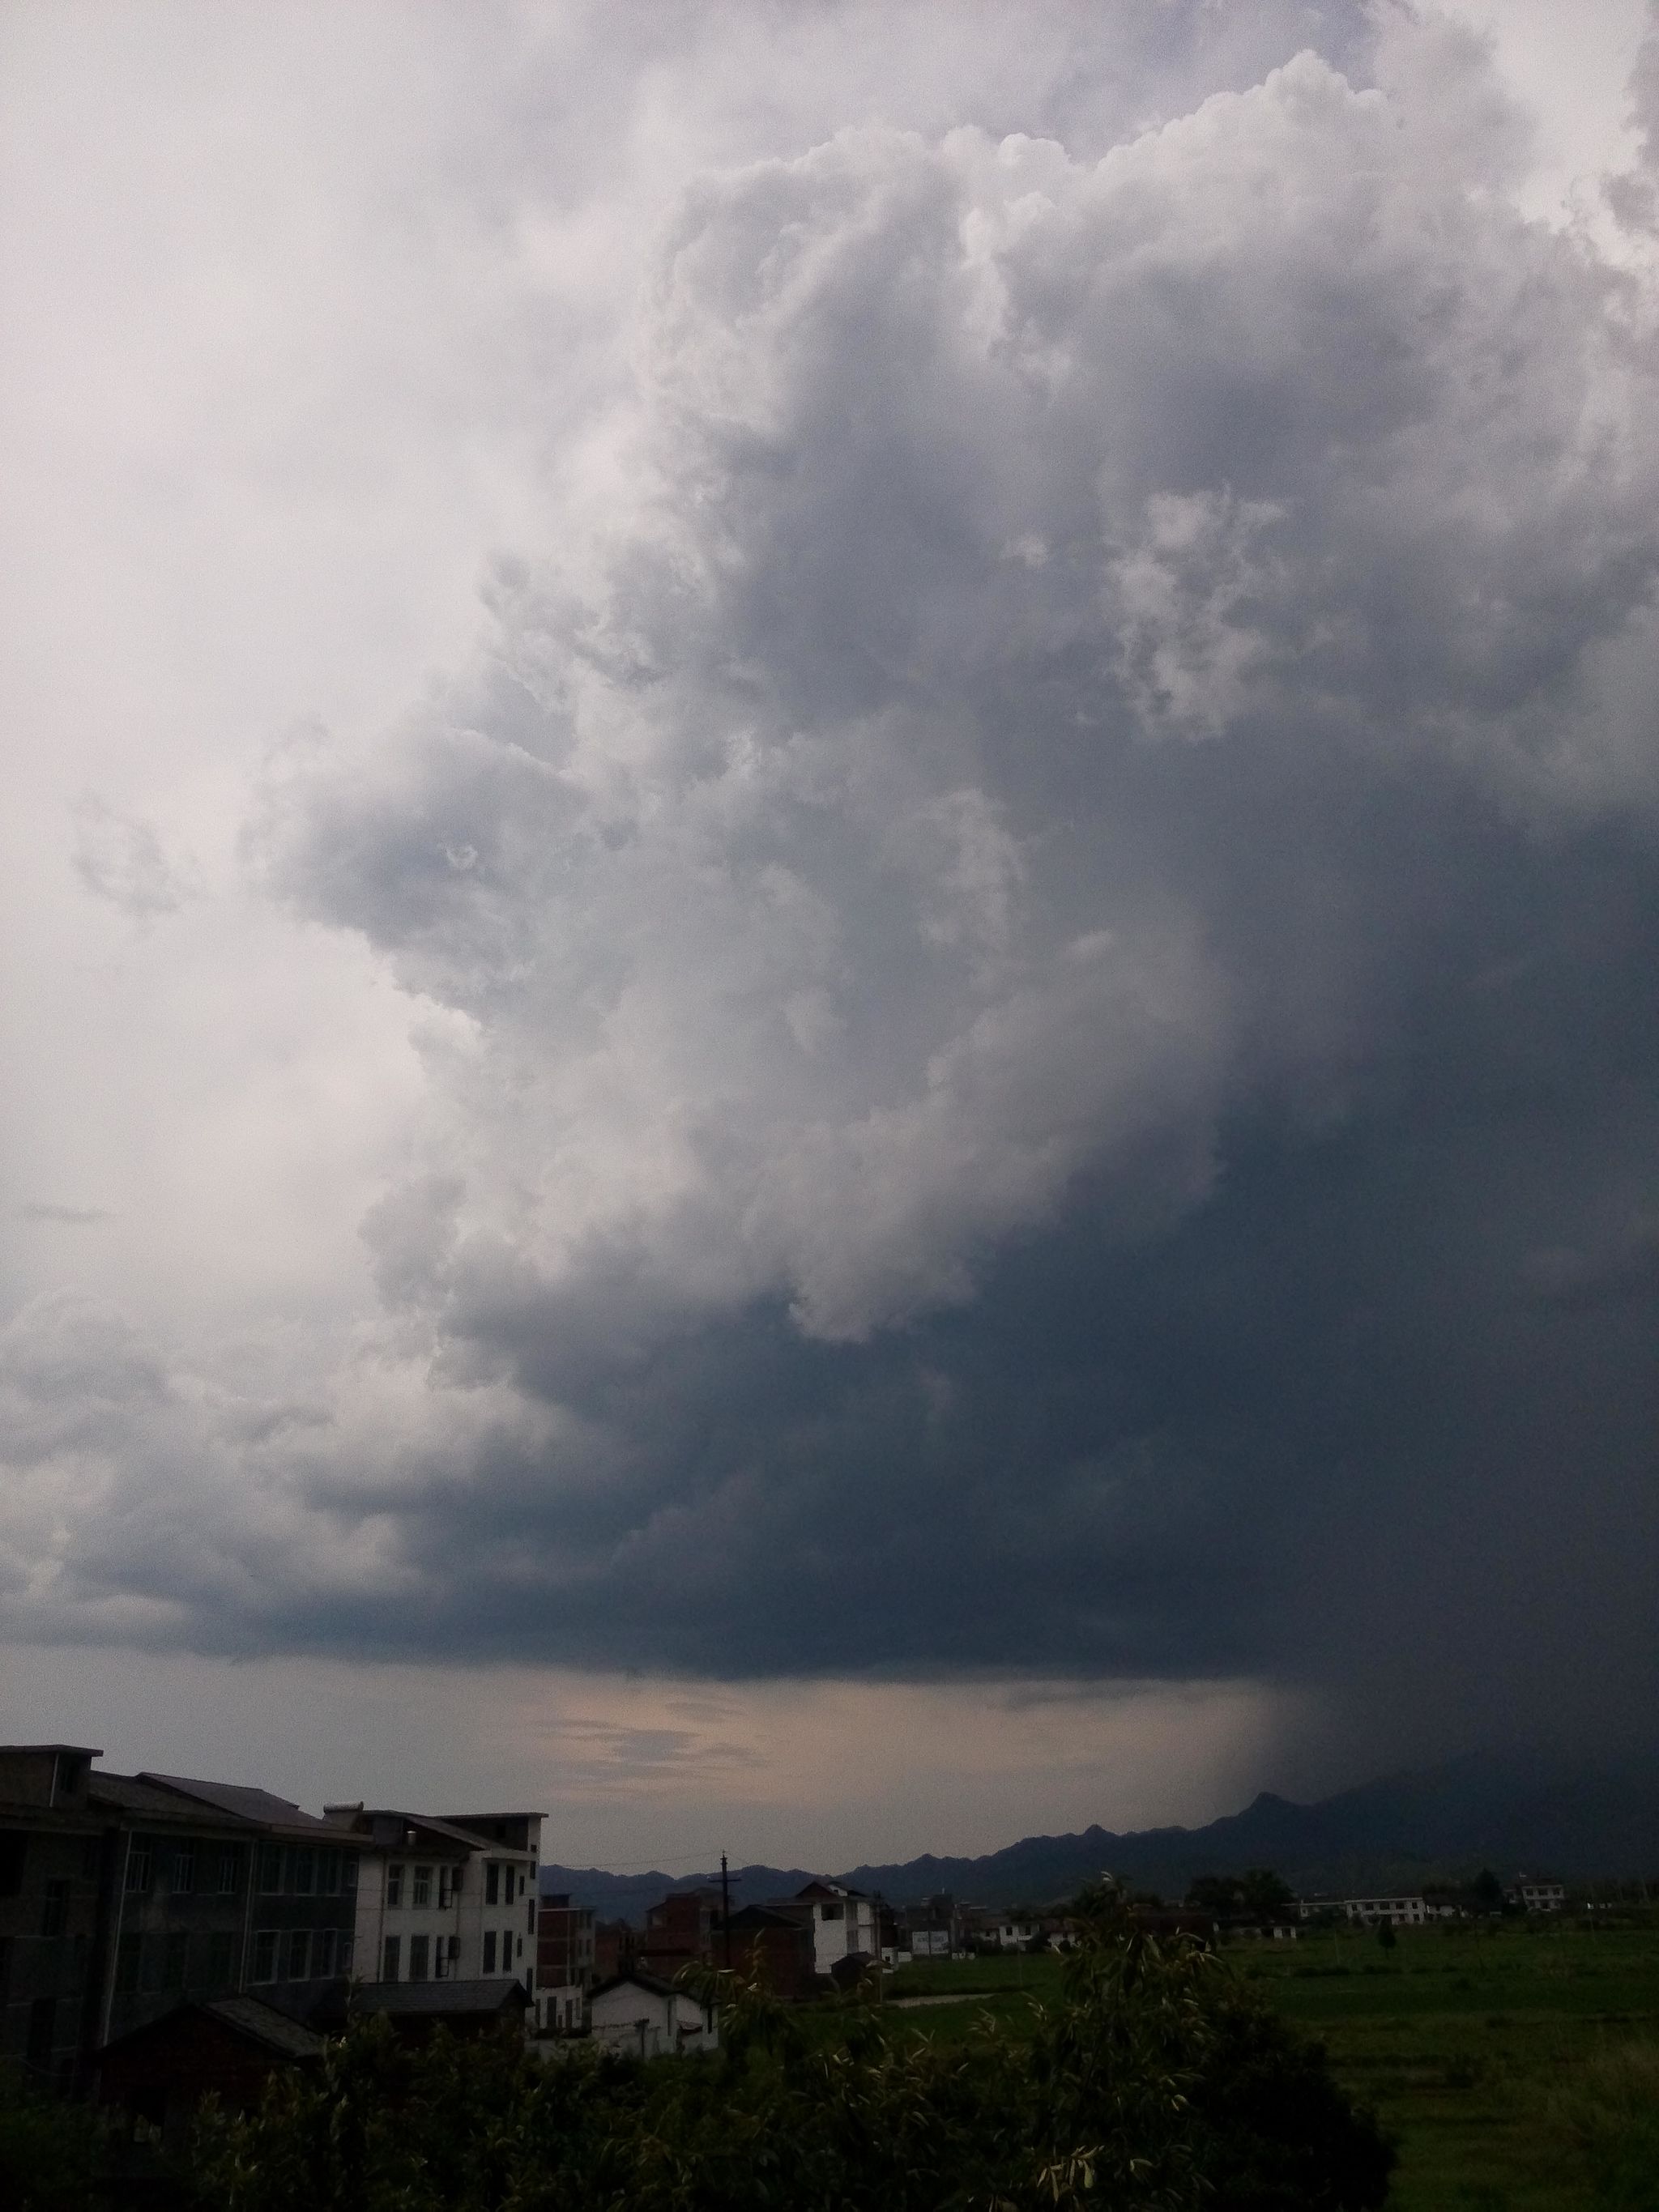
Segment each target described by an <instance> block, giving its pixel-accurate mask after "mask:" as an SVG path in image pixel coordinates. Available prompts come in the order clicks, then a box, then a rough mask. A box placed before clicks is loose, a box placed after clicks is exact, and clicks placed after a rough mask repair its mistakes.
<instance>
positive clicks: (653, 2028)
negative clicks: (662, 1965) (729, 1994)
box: [587, 1966, 720, 2058]
mask: <svg viewBox="0 0 1659 2212" xmlns="http://www.w3.org/2000/svg"><path fill="white" fill-rule="evenodd" d="M587 2009H588V2020H589V2024H590V2026H591V2027H592V2034H593V2039H594V2040H595V2042H597V2043H602V2044H605V2045H608V2046H609V2047H610V2048H611V2050H613V2051H623V2052H626V2053H628V2054H629V2056H630V2057H636V2058H671V2057H684V2055H685V2054H686V2053H687V2052H688V2051H712V2050H714V2047H715V2045H717V2044H718V2042H719V2040H720V2029H719V2024H718V2021H717V2020H716V2018H715V2014H714V2007H713V2005H712V2004H707V2003H704V2002H702V2000H701V1999H699V1998H696V1997H694V1996H691V1995H690V1993H689V1992H688V1991H686V1990H677V1989H676V1988H675V1987H674V1985H673V1984H672V1983H671V1982H665V1981H664V1980H663V1979H662V1978H661V1977H660V1976H659V1975H657V1974H653V1973H648V1972H646V1971H645V1970H644V1969H643V1968H641V1967H637V1966H636V1967H634V1968H633V1969H631V1970H630V1971H629V1972H628V1973H626V1974H620V1975H618V1976H617V1978H616V1980H615V1981H611V1982H601V1983H600V1984H599V1987H598V1988H597V1989H596V1990H594V1991H593V1992H592V1995H591V1996H589V1998H588V2001H587Z"/></svg>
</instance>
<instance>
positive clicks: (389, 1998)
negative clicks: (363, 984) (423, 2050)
mask: <svg viewBox="0 0 1659 2212" xmlns="http://www.w3.org/2000/svg"><path fill="white" fill-rule="evenodd" d="M351 2002H352V2005H353V2008H354V2009H355V2010H356V2011H358V2012H387V2013H435V2014H443V2013H490V2012H506V2011H507V2009H508V2008H510V2007H511V2006H512V2005H513V2004H514V2003H515V2002H517V2003H528V2002H529V2000H528V1998H527V1997H526V1995H525V1989H524V1984H523V1983H522V1982H516V1981H513V1982H507V1981H501V1980H500V1979H499V1978H498V1979H496V1980H495V1981H483V1982H369V1983H367V1984H364V1985H363V1986H362V1987H361V1988H359V1989H356V1990H353V1991H352V1993H351Z"/></svg>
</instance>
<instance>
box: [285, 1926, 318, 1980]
mask: <svg viewBox="0 0 1659 2212" xmlns="http://www.w3.org/2000/svg"><path fill="white" fill-rule="evenodd" d="M286 1949H287V1956H286V1958H285V1959H284V1960H283V1980H284V1981H287V1982H303V1981H305V1980H306V1979H307V1978H308V1977H309V1975H310V1972H311V1930H310V1929H309V1928H290V1929H289V1931H288V1943H287V1946H286Z"/></svg>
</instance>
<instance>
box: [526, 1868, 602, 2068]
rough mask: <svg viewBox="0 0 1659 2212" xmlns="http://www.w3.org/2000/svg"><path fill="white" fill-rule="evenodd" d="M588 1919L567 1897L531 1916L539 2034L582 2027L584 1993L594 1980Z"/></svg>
mask: <svg viewBox="0 0 1659 2212" xmlns="http://www.w3.org/2000/svg"><path fill="white" fill-rule="evenodd" d="M594 1951H595V1944H594V1930H593V1914H592V1910H591V1908H589V1907H588V1906H586V1905H573V1904H572V1903H571V1901H570V1897H569V1894H568V1892H556V1893H550V1895H548V1896H546V1897H544V1898H543V1899H541V1901H540V1903H539V1905H538V1908H537V1912H536V2016H537V2024H538V2027H540V2028H541V2029H542V2030H543V2032H544V2033H553V2034H557V2033H568V2031H569V2030H571V2029H573V2028H577V2027H580V2026H581V2025H582V2021H583V2017H584V2014H585V2011H586V1999H587V1992H588V1990H591V1989H592V1986H593V1984H594V1983H595V1982H597V1981H598V1980H599V1972H598V1968H597V1966H596V1964H595V1958H594Z"/></svg>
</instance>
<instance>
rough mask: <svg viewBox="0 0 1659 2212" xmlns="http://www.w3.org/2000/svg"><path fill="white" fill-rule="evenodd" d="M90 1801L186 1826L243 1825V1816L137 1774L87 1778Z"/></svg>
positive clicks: (89, 1802) (95, 1775)
mask: <svg viewBox="0 0 1659 2212" xmlns="http://www.w3.org/2000/svg"><path fill="white" fill-rule="evenodd" d="M87 1802H88V1805H89V1806H91V1805H111V1806H113V1807H114V1808H116V1810H117V1811H118V1812H122V1813H139V1814H143V1815H144V1816H145V1818H146V1819H148V1820H177V1821H182V1822H183V1823H185V1825H186V1826H190V1827H196V1828H213V1829H216V1830H218V1831H220V1832H223V1830H225V1829H226V1828H228V1827H235V1826H242V1825H244V1823H243V1820H242V1816H241V1815H240V1814H234V1813H227V1812H225V1811H224V1810H223V1809H222V1808H216V1807H214V1806H210V1805H207V1804H204V1803H203V1802H201V1801H200V1800H199V1799H195V1798H190V1797H181V1796H179V1795H178V1793H177V1792H176V1791H174V1790H158V1789H157V1788H156V1787H155V1785H154V1784H152V1783H149V1782H147V1781H144V1780H143V1779H141V1778H139V1777H138V1776H137V1775H134V1774H99V1773H94V1774H92V1775H91V1776H89V1777H88V1782H87Z"/></svg>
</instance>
